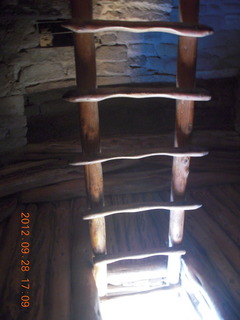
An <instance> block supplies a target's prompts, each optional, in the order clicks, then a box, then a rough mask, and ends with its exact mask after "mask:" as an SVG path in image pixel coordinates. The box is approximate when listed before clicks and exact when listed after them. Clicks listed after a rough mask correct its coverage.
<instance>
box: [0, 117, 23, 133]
mask: <svg viewBox="0 0 240 320" xmlns="http://www.w3.org/2000/svg"><path fill="white" fill-rule="evenodd" d="M26 125H27V119H26V117H25V116H1V117H0V128H6V129H9V130H10V129H13V128H21V127H26Z"/></svg>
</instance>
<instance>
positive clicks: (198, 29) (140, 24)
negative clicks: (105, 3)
mask: <svg viewBox="0 0 240 320" xmlns="http://www.w3.org/2000/svg"><path fill="white" fill-rule="evenodd" d="M63 27H65V28H67V29H69V30H71V31H73V32H76V33H96V32H105V31H125V32H135V33H141V32H166V33H172V34H175V35H178V36H186V37H195V38H201V37H205V36H208V35H211V34H212V33H213V29H212V28H211V27H208V26H205V25H202V24H196V25H193V24H189V23H182V22H158V21H110V20H109V21H104V20H92V21H82V20H77V19H73V20H71V21H69V22H67V23H64V24H63Z"/></svg>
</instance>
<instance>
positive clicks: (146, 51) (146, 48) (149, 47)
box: [128, 43, 157, 57]
mask: <svg viewBox="0 0 240 320" xmlns="http://www.w3.org/2000/svg"><path fill="white" fill-rule="evenodd" d="M128 54H129V56H130V57H133V56H142V55H145V56H152V57H154V56H156V55H157V52H156V50H155V48H154V45H153V44H147V43H143V44H130V45H129V50H128Z"/></svg>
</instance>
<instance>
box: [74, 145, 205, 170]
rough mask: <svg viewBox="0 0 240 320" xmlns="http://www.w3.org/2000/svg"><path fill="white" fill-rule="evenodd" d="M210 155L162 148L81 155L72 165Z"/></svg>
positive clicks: (203, 152) (190, 150)
mask: <svg viewBox="0 0 240 320" xmlns="http://www.w3.org/2000/svg"><path fill="white" fill-rule="evenodd" d="M207 154H208V152H207V151H203V150H199V149H197V148H192V147H191V148H174V147H172V148H161V149H160V150H159V148H158V149H156V148H155V149H152V150H149V151H148V152H147V153H140V152H134V153H132V154H131V153H130V154H125V155H122V152H121V154H120V153H115V154H107V153H105V154H103V155H102V154H98V155H96V156H86V155H83V154H79V155H77V156H76V160H75V161H71V163H70V165H73V166H82V165H89V164H94V163H103V162H107V161H112V160H127V159H129V160H133V159H143V158H148V157H155V156H169V157H203V156H206V155H207Z"/></svg>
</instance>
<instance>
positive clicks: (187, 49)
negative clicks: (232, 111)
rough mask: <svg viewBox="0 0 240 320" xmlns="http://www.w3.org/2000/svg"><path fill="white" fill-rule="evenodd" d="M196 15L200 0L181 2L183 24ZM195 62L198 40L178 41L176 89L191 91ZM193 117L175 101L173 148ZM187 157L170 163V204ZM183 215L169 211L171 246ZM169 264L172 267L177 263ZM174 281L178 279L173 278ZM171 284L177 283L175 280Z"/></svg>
mask: <svg viewBox="0 0 240 320" xmlns="http://www.w3.org/2000/svg"><path fill="white" fill-rule="evenodd" d="M198 11H199V0H180V1H179V13H180V21H182V22H186V23H197V22H198ZM196 60H197V38H192V37H179V43H178V65H177V87H179V88H193V87H194V86H195V75H196ZM193 117H194V102H193V101H185V100H178V101H177V105H176V128H175V138H174V145H175V147H184V146H186V145H187V144H188V143H189V141H190V139H191V134H192V128H193ZM189 165H190V157H181V158H174V159H173V168H172V191H171V200H176V201H177V200H178V201H181V200H183V199H184V197H185V191H186V186H187V178H188V173H189ZM184 217H185V212H184V211H179V210H178V211H176V210H174V211H171V212H170V223H169V243H170V245H171V246H172V245H174V244H177V243H180V242H181V241H182V239H183V229H184ZM171 259H172V258H170V261H169V268H170V269H171V265H172V266H173V265H174V264H178V265H179V264H180V263H179V262H176V261H175V262H173V261H172V262H171ZM176 277H177V276H176ZM176 277H175V280H173V281H172V282H178V280H177V278H176Z"/></svg>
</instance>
